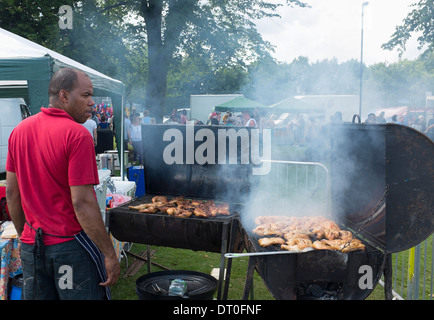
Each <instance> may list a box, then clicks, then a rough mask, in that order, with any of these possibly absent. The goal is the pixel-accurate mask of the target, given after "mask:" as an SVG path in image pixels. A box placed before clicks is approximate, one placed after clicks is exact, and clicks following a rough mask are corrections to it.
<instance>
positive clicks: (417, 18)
mask: <svg viewBox="0 0 434 320" xmlns="http://www.w3.org/2000/svg"><path fill="white" fill-rule="evenodd" d="M412 7H414V9H413V10H412V11H411V12H410V13H409V14H408V15H407V17H406V18H405V19H404V24H403V25H401V26H397V27H396V29H395V32H394V33H393V35H392V37H391V39H390V40H389V42H387V43H385V44H383V45H382V48H383V49H387V50H393V49H395V48H397V49H398V51H399V53H400V56H401V55H402V53H403V52H404V51H405V46H406V44H407V41H408V40H409V39H410V37H411V36H412V34H413V33H416V32H421V33H422V34H421V35H420V36H419V37H418V39H417V40H418V43H419V49H422V48H423V47H424V46H427V48H426V51H433V50H434V0H420V1H419V2H418V3H417V4H413V5H412Z"/></svg>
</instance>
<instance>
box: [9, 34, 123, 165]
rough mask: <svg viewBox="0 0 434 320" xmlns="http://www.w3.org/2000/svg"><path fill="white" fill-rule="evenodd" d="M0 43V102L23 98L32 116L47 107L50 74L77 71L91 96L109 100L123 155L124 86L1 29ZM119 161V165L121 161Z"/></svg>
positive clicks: (117, 81) (117, 138)
mask: <svg viewBox="0 0 434 320" xmlns="http://www.w3.org/2000/svg"><path fill="white" fill-rule="evenodd" d="M0 43H1V44H2V45H1V46H0V98H12V97H23V98H25V99H26V100H27V103H28V105H29V109H30V111H31V112H32V114H35V113H37V112H39V111H40V109H41V107H46V106H48V85H49V83H50V79H51V77H52V75H53V73H54V72H56V71H57V70H59V69H60V68H64V67H72V68H76V69H80V70H82V71H84V72H86V73H87V75H88V76H89V77H90V79H91V80H92V83H93V89H94V96H101V97H111V100H112V104H113V113H114V123H115V127H116V128H120V129H121V130H116V140H117V141H118V142H121V143H118V146H121V148H120V149H121V150H119V152H120V154H123V143H122V141H123V139H122V138H121V135H122V134H123V123H124V121H123V109H124V108H123V104H124V95H125V85H124V84H123V83H122V82H121V81H119V80H116V79H112V78H110V77H108V76H106V75H104V74H102V73H100V72H98V71H96V70H94V69H91V68H89V67H87V66H85V65H83V64H81V63H79V62H77V61H74V60H72V59H70V58H68V57H66V56H64V55H61V54H59V53H57V52H55V51H52V50H50V49H47V48H45V47H43V46H41V45H38V44H36V43H34V42H32V41H30V40H27V39H25V38H23V37H20V36H18V35H16V34H13V33H11V32H9V31H7V30H4V29H2V28H0ZM17 83H19V84H17ZM118 149H119V148H118ZM120 159H121V162H123V157H120ZM121 168H123V164H122V165H121ZM122 174H123V170H122Z"/></svg>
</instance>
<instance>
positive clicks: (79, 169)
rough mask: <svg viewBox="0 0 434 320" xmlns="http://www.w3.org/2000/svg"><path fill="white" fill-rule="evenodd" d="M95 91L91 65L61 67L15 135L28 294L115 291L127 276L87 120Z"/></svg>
mask: <svg viewBox="0 0 434 320" xmlns="http://www.w3.org/2000/svg"><path fill="white" fill-rule="evenodd" d="M92 94H93V86H92V82H91V80H90V78H89V77H88V75H87V74H86V73H84V72H82V71H79V70H76V69H72V68H62V69H60V70H59V71H57V72H56V73H55V74H54V75H53V77H52V79H51V81H50V84H49V105H48V107H47V108H41V112H39V113H37V114H35V115H34V116H31V117H29V118H27V119H25V120H23V121H22V122H21V123H20V124H19V125H18V126H17V127H16V128H15V129H14V130H13V131H12V133H11V135H10V137H9V141H8V142H9V150H8V156H7V162H6V171H7V172H6V201H7V203H8V208H9V212H10V215H11V218H12V221H13V223H14V226H15V229H16V231H17V234H18V237H19V239H20V241H21V254H20V258H21V263H22V267H23V278H24V285H23V291H22V297H23V299H41V300H42V299H74V300H76V299H94V300H96V299H110V297H111V296H110V288H109V286H111V285H113V284H115V283H116V281H117V279H118V277H119V273H120V265H119V261H118V258H117V256H116V253H115V250H114V248H113V243H112V241H111V239H110V237H109V235H108V233H107V231H106V229H105V226H104V222H103V219H102V216H101V211H100V208H99V206H98V202H97V199H96V196H95V191H94V185H97V184H99V177H98V169H97V165H96V158H95V151H94V145H93V141H92V138H91V136H90V135H89V133H88V131H87V129H86V128H85V127H83V126H82V125H81V124H82V123H84V122H85V121H86V120H87V119H88V118H89V116H90V115H91V110H92V105H93V104H94V101H93V99H92ZM65 266H66V267H67V268H66V273H65V270H64V269H62V267H65ZM63 277H66V279H65V281H63V282H62V281H61V279H62V278H63ZM67 280H69V281H67Z"/></svg>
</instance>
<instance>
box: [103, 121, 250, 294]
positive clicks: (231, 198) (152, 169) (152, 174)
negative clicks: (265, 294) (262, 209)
mask: <svg viewBox="0 0 434 320" xmlns="http://www.w3.org/2000/svg"><path fill="white" fill-rule="evenodd" d="M203 128H206V129H207V130H209V131H208V133H210V134H212V135H215V137H218V127H193V126H192V127H187V126H179V125H175V126H169V125H158V124H157V125H143V126H142V136H143V138H142V140H143V141H144V143H143V149H144V176H145V190H146V192H147V194H146V195H144V196H143V197H141V198H136V199H134V200H133V201H131V202H129V203H126V204H124V205H122V206H119V207H116V208H113V209H111V210H110V211H109V214H108V215H109V218H108V220H109V231H110V232H111V233H112V234H113V236H114V237H115V238H116V239H118V240H120V241H128V242H135V243H143V244H151V245H159V246H167V247H173V248H183V249H191V250H202V251H209V252H217V253H221V263H220V276H219V292H218V296H219V297H220V295H221V290H222V281H223V278H224V276H223V272H224V267H225V258H224V254H225V253H226V252H242V251H243V250H244V246H243V243H242V236H241V232H240V228H239V224H238V221H239V219H238V214H239V212H240V210H241V207H242V204H241V203H240V202H239V200H240V199H244V198H246V197H247V195H248V194H249V189H250V181H249V179H248V177H250V175H251V166H250V165H237V164H228V165H224V164H216V165H208V164H205V165H201V164H198V163H197V162H196V161H193V163H189V162H191V161H190V160H189V159H188V157H189V155H188V152H186V151H187V150H188V148H190V146H191V147H192V148H193V150H196V149H197V148H198V147H199V146H200V145H201V141H195V140H194V137H193V140H192V141H191V140H189V139H188V138H189V134H193V135H196V134H197V132H198V131H199V130H201V129H203ZM190 129H192V131H191V132H189V131H188V130H190ZM193 129H194V130H193ZM170 133H173V134H174V135H176V137H181V138H182V139H180V140H177V141H175V140H173V141H172V140H171V141H165V139H166V140H167V138H165V135H168V134H170ZM177 142H180V144H178V145H176V147H177V148H178V149H177V150H174V151H173V152H168V151H167V150H168V148H170V146H171V145H173V144H176V143H177ZM190 143H191V145H190ZM212 147H214V144H212ZM227 148H229V145H227ZM176 152H181V154H178V155H177V154H176ZM241 152H242V151H241V149H240V146H239V150H237V156H239V159H241ZM227 155H228V156H229V150H228V152H227ZM165 156H166V157H167V156H174V157H176V156H179V157H178V161H179V162H180V163H174V164H168V163H167V162H168V160H167V159H165ZM215 157H216V158H215V162H218V159H217V157H218V153H216V155H215ZM155 195H165V196H169V197H171V196H173V197H174V196H183V197H185V199H195V200H213V201H223V202H228V203H229V204H230V207H229V210H230V212H231V214H230V215H229V216H216V217H207V218H202V217H195V216H190V217H188V218H180V217H173V216H169V215H167V214H163V213H155V214H146V213H138V212H137V211H134V210H131V209H129V206H131V205H138V204H141V203H146V202H150V201H151V198H152V197H153V196H155ZM229 270H230V262H228V271H227V272H226V283H229V278H230V271H229ZM226 290H227V289H226Z"/></svg>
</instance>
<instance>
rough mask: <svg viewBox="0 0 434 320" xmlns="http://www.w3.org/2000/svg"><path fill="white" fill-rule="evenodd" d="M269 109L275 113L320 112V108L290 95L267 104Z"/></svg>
mask: <svg viewBox="0 0 434 320" xmlns="http://www.w3.org/2000/svg"><path fill="white" fill-rule="evenodd" d="M269 110H270V111H273V112H276V113H279V112H296V113H310V112H321V111H322V108H321V107H318V106H315V105H312V104H309V103H306V102H303V101H301V100H300V99H296V98H293V97H290V98H287V99H285V100H282V101H280V102H278V103H275V104H273V105H271V106H269Z"/></svg>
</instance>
